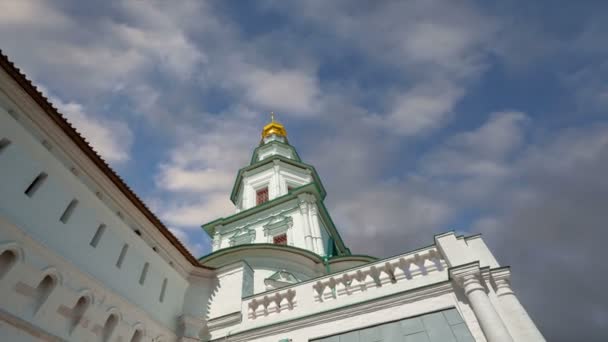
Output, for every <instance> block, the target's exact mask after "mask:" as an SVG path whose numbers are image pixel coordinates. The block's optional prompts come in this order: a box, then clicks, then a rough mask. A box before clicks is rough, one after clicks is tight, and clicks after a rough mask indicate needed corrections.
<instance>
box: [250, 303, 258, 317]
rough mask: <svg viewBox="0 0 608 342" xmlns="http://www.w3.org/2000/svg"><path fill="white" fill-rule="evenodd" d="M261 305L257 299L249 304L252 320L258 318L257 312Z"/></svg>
mask: <svg viewBox="0 0 608 342" xmlns="http://www.w3.org/2000/svg"><path fill="white" fill-rule="evenodd" d="M259 305H260V303H258V301H257V300H256V299H254V300H252V301H251V302H249V309H250V310H251V315H250V317H251V319H256V318H257V313H256V310H257V309H258V306H259Z"/></svg>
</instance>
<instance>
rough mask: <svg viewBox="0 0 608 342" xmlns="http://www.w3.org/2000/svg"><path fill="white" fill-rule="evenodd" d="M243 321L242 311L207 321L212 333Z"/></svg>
mask: <svg viewBox="0 0 608 342" xmlns="http://www.w3.org/2000/svg"><path fill="white" fill-rule="evenodd" d="M242 320H243V317H242V315H241V312H240V311H236V312H233V313H230V314H227V315H224V316H220V317H216V318H213V319H210V320H208V321H207V328H208V329H209V330H210V331H213V330H216V329H219V328H222V327H226V326H230V325H233V324H237V323H240V322H241V321H242Z"/></svg>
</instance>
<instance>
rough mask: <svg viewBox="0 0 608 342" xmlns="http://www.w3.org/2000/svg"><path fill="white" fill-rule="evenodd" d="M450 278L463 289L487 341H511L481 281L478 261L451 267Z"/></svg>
mask: <svg viewBox="0 0 608 342" xmlns="http://www.w3.org/2000/svg"><path fill="white" fill-rule="evenodd" d="M449 273H450V278H451V279H452V280H453V281H454V282H455V283H456V284H457V285H458V286H460V287H461V288H462V289H463V290H464V293H465V295H466V297H467V299H468V301H469V303H470V304H471V307H472V308H473V312H474V313H475V316H476V317H477V321H478V322H479V325H480V326H481V329H482V330H483V333H484V335H486V339H487V340H488V342H513V338H512V337H511V335H510V334H509V331H508V330H507V327H506V326H505V324H504V323H503V321H502V319H501V318H500V316H499V315H498V312H497V311H496V309H495V308H494V306H493V305H492V302H491V301H490V298H489V297H488V294H487V293H486V289H485V287H484V286H483V284H482V282H481V270H480V268H479V263H478V262H474V263H469V264H465V265H461V266H457V267H453V268H451V269H450V271H449Z"/></svg>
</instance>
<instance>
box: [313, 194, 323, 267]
mask: <svg viewBox="0 0 608 342" xmlns="http://www.w3.org/2000/svg"><path fill="white" fill-rule="evenodd" d="M310 222H311V225H312V236H313V241H314V247H315V252H316V253H317V254H319V255H323V254H325V253H324V251H323V241H322V239H321V227H320V226H319V209H318V208H317V206H316V205H313V204H311V205H310Z"/></svg>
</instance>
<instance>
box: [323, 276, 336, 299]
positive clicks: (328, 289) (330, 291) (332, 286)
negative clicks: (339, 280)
mask: <svg viewBox="0 0 608 342" xmlns="http://www.w3.org/2000/svg"><path fill="white" fill-rule="evenodd" d="M325 285H326V286H325V289H324V290H323V299H324V300H328V299H335V298H336V280H335V279H334V278H333V277H331V278H329V281H328V282H327V283H326V284H325Z"/></svg>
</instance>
